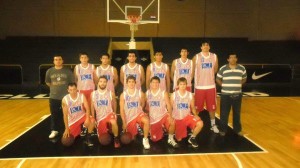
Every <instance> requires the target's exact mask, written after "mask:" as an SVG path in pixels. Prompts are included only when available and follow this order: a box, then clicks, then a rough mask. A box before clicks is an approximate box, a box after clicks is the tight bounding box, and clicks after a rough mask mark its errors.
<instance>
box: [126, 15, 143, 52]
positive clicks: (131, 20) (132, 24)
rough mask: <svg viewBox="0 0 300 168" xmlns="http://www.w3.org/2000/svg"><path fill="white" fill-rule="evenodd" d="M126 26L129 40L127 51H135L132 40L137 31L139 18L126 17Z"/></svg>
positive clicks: (134, 44)
mask: <svg viewBox="0 0 300 168" xmlns="http://www.w3.org/2000/svg"><path fill="white" fill-rule="evenodd" d="M127 20H128V24H129V26H130V31H131V38H130V42H129V49H136V43H135V40H134V32H135V31H137V30H138V25H139V24H140V20H141V16H136V15H128V16H127Z"/></svg>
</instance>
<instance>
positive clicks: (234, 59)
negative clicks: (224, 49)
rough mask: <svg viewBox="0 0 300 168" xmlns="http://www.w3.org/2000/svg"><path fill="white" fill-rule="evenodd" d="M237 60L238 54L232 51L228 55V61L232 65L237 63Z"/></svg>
mask: <svg viewBox="0 0 300 168" xmlns="http://www.w3.org/2000/svg"><path fill="white" fill-rule="evenodd" d="M237 60H238V58H237V55H236V54H235V53H230V54H229V55H228V58H227V61H228V63H229V64H230V65H236V63H237Z"/></svg>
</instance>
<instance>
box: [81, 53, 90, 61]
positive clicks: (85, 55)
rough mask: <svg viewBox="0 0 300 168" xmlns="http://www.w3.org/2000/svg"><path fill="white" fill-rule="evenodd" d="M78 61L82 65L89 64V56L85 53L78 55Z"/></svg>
mask: <svg viewBox="0 0 300 168" xmlns="http://www.w3.org/2000/svg"><path fill="white" fill-rule="evenodd" d="M79 60H80V62H81V63H82V64H87V63H88V62H89V56H88V54H87V53H86V52H82V53H79Z"/></svg>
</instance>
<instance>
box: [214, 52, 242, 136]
mask: <svg viewBox="0 0 300 168" xmlns="http://www.w3.org/2000/svg"><path fill="white" fill-rule="evenodd" d="M227 61H228V64H227V65H224V66H222V67H221V68H220V70H219V72H218V74H217V80H216V81H217V83H218V84H219V85H220V86H221V87H222V90H221V108H220V116H221V118H220V121H221V124H220V129H221V132H220V135H221V136H224V135H225V133H226V131H227V124H228V116H229V113H230V109H231V108H232V113H233V130H234V132H236V133H237V134H238V135H240V136H243V132H242V124H241V104H242V97H243V96H242V89H241V88H242V85H243V84H244V83H245V82H246V80H247V73H246V69H245V67H244V66H242V65H240V64H237V56H236V54H230V55H229V57H228V59H227Z"/></svg>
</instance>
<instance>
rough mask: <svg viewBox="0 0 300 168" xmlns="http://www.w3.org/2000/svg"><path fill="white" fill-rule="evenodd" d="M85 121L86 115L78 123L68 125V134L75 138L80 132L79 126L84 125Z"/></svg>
mask: <svg viewBox="0 0 300 168" xmlns="http://www.w3.org/2000/svg"><path fill="white" fill-rule="evenodd" d="M85 119H86V115H84V116H83V117H81V118H80V119H79V120H78V121H76V122H75V123H73V124H72V125H70V126H69V129H70V134H72V135H73V136H74V137H77V136H78V135H79V134H80V132H81V125H82V124H84V122H85Z"/></svg>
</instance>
